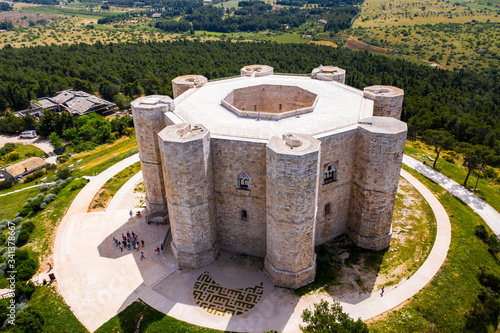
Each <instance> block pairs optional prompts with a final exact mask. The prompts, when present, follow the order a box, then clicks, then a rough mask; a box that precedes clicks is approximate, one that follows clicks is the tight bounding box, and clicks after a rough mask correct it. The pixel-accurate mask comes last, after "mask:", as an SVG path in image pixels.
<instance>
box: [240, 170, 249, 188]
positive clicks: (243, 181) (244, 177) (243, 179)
mask: <svg viewBox="0 0 500 333" xmlns="http://www.w3.org/2000/svg"><path fill="white" fill-rule="evenodd" d="M237 186H238V188H240V189H243V190H248V189H250V177H248V174H247V173H246V172H242V173H240V174H239V175H238V184H237Z"/></svg>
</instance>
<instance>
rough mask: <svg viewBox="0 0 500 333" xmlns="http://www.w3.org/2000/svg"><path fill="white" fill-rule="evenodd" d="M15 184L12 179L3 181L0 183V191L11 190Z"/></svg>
mask: <svg viewBox="0 0 500 333" xmlns="http://www.w3.org/2000/svg"><path fill="white" fill-rule="evenodd" d="M15 183H16V181H15V180H14V178H10V179H7V180H4V181H3V182H0V190H5V189H8V188H11V187H12V186H14V184H15Z"/></svg>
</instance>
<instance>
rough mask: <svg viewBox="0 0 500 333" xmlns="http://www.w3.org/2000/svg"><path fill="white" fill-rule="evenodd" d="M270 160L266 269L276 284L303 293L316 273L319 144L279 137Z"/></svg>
mask: <svg viewBox="0 0 500 333" xmlns="http://www.w3.org/2000/svg"><path fill="white" fill-rule="evenodd" d="M266 155H267V157H266V159H267V180H266V184H267V191H266V206H267V208H266V210H267V254H266V259H265V262H264V265H265V270H266V272H267V274H268V275H269V276H270V277H271V280H272V281H273V282H274V284H276V285H278V286H285V287H289V288H298V287H300V286H303V285H305V284H308V283H310V282H312V281H314V276H315V273H316V255H315V253H314V238H315V237H314V232H315V228H316V206H317V202H318V179H319V177H318V176H319V161H320V142H319V140H317V139H315V138H313V137H312V136H310V135H304V134H289V133H288V134H285V135H283V138H278V137H276V136H274V137H272V138H271V140H269V142H268V144H267V152H266ZM297 189H300V191H298V190H297Z"/></svg>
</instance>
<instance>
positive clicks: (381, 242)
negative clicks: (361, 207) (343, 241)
mask: <svg viewBox="0 0 500 333" xmlns="http://www.w3.org/2000/svg"><path fill="white" fill-rule="evenodd" d="M347 235H348V236H349V238H350V239H351V240H352V241H353V242H354V244H356V246H359V247H362V248H364V249H368V250H373V251H380V250H382V249H385V248H388V247H389V246H390V245H391V236H392V232H390V233H388V234H385V235H382V236H378V237H373V236H364V235H360V234H358V233H356V232H355V231H354V230H352V229H350V228H349V227H348V228H347Z"/></svg>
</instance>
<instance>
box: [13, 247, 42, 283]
mask: <svg viewBox="0 0 500 333" xmlns="http://www.w3.org/2000/svg"><path fill="white" fill-rule="evenodd" d="M15 254H16V261H17V262H16V271H17V278H18V280H19V281H28V280H29V279H31V277H32V276H33V275H35V273H36V271H37V270H38V268H39V264H38V261H37V260H35V259H33V258H31V257H30V255H29V253H28V251H27V250H21V249H18V250H16V252H15Z"/></svg>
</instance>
